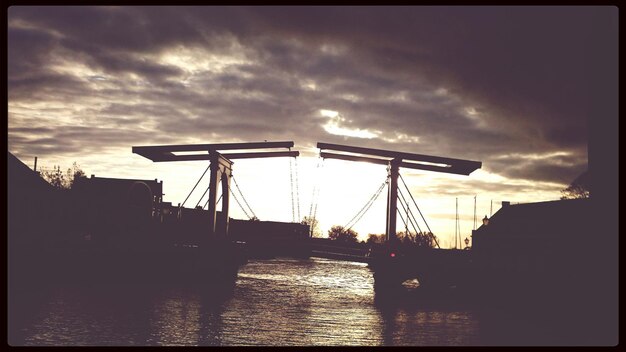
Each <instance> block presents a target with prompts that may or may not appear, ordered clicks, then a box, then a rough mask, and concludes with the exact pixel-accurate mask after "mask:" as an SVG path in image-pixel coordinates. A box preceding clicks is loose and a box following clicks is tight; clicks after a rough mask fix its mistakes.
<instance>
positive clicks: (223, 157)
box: [132, 141, 481, 284]
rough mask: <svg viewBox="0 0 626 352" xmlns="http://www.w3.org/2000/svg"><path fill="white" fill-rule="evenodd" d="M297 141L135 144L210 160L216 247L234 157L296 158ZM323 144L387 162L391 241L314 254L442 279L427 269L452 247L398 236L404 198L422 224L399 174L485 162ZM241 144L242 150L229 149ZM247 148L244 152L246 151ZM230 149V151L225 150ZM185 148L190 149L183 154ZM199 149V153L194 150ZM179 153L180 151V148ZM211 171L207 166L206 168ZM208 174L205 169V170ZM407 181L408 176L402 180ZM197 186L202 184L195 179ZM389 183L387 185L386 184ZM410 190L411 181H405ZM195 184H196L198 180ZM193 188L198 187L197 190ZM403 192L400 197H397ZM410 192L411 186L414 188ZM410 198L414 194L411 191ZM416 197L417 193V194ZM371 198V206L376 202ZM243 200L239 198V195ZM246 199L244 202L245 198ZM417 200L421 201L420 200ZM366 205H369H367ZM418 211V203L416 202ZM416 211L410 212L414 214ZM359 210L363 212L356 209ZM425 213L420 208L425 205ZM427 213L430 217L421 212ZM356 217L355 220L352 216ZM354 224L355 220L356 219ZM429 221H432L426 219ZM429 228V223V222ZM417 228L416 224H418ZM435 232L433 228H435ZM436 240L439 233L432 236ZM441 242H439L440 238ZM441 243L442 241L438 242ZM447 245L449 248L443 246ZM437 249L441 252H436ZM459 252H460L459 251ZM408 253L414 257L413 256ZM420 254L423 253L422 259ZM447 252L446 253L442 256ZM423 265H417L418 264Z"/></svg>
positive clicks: (224, 223)
mask: <svg viewBox="0 0 626 352" xmlns="http://www.w3.org/2000/svg"><path fill="white" fill-rule="evenodd" d="M293 146H294V142H293V141H285V142H253V143H221V144H191V145H160V146H134V147H133V148H132V151H133V153H136V154H139V155H141V156H143V157H146V158H148V159H150V160H152V161H153V162H175V161H191V160H197V161H206V160H208V161H209V163H210V164H209V167H208V169H210V181H209V188H208V193H209V197H208V200H207V205H208V216H209V222H208V229H207V236H206V237H205V238H204V239H203V241H202V243H201V244H200V247H215V246H220V245H223V244H222V243H224V242H228V237H229V236H228V233H229V217H228V212H229V204H230V193H231V192H230V190H231V187H230V183H231V178H232V165H233V162H232V161H231V160H232V159H244V158H269V157H293V158H296V157H297V156H298V155H299V152H297V151H292V150H291V148H292V147H293ZM317 147H318V148H319V149H320V157H321V158H322V159H339V160H347V161H354V162H366V163H373V164H378V165H385V166H386V167H387V170H388V175H387V180H386V184H387V185H388V189H387V212H386V226H385V240H386V244H387V246H383V247H384V248H383V249H377V250H375V251H370V252H369V253H367V255H365V254H366V253H363V251H362V250H358V249H356V250H355V249H348V248H346V247H340V246H329V245H328V244H321V243H319V242H315V241H311V242H310V250H311V255H313V256H315V255H318V256H325V257H334V258H337V259H343V260H354V261H362V262H367V263H369V264H370V267H372V269H373V270H374V272H375V280H376V281H377V282H379V283H385V284H396V283H398V282H399V281H400V282H401V281H402V280H405V279H406V278H409V277H411V276H415V275H417V274H419V275H420V276H421V277H428V279H427V280H425V282H437V281H440V280H434V279H432V276H433V275H428V273H429V272H431V271H432V270H431V269H432V268H435V267H440V268H443V267H448V266H449V265H447V264H445V263H449V262H455V263H456V262H457V261H458V260H452V259H450V258H453V257H454V256H453V255H452V254H451V253H453V252H446V254H445V255H443V254H442V253H444V252H443V251H441V250H440V251H437V252H433V251H429V252H427V251H418V252H415V251H413V252H407V251H404V252H403V251H402V249H401V248H400V246H399V243H398V241H399V239H398V237H397V236H396V223H397V216H398V214H400V217H402V214H401V213H399V208H398V203H399V202H400V204H401V207H402V209H403V210H404V211H405V214H406V215H407V216H406V219H404V218H402V221H403V222H404V223H405V225H406V226H407V227H408V225H409V224H411V226H413V228H414V229H415V227H417V226H418V225H417V221H416V220H417V219H416V218H415V216H414V214H413V213H412V212H411V211H410V207H409V203H408V201H407V199H406V198H405V197H404V196H403V195H402V193H400V192H399V184H398V180H399V178H401V176H400V167H402V168H410V169H418V170H425V171H431V172H441V173H452V174H459V175H469V174H470V173H471V172H473V171H475V170H476V169H478V168H480V167H481V163H480V162H478V161H471V160H462V159H454V158H447V157H439V156H432V155H423V154H415V153H407V152H398V151H391V150H383V149H372V148H363V147H356V146H348V145H339V144H330V143H322V142H320V143H318V144H317ZM272 148H286V149H288V151H270V152H268V151H263V152H258V151H247V150H258V149H272ZM232 150H238V152H228V151H232ZM241 150H244V152H241ZM224 151H226V152H224ZM181 152H184V153H185V154H181ZM194 152H195V154H193V153H194ZM176 153H178V154H176ZM205 172H206V171H205ZM203 175H204V174H203ZM402 182H403V183H404V180H402ZM220 185H221V191H222V192H221V193H222V198H221V202H222V207H221V212H218V211H217V203H218V201H219V199H217V193H218V187H219V186H220ZM196 186H197V184H196ZM383 186H384V185H383ZM383 186H381V188H380V189H379V191H378V192H377V193H378V194H377V195H376V197H378V195H379V194H380V192H381V191H382V188H383ZM404 186H405V187H406V190H407V191H408V186H406V183H405V184H404ZM194 188H195V186H194ZM192 191H193V190H192ZM399 195H400V197H398V196H399ZM409 195H410V191H409ZM411 199H413V197H412V195H411ZM413 201H414V199H413ZM371 202H372V201H370V204H369V205H370V206H371ZM238 203H239V201H238ZM240 205H241V204H240ZM415 205H416V204H415ZM363 209H365V210H363ZM363 209H362V211H361V212H360V213H361V214H360V216H361V217H362V216H363V215H364V214H365V212H366V211H367V209H369V207H368V208H365V207H364V208H363ZM417 209H418V211H419V208H417ZM409 214H411V217H409ZM357 215H359V214H357ZM420 215H422V214H421V211H420ZM422 219H423V220H424V222H425V219H424V217H423V215H422ZM351 222H352V220H351ZM353 225H354V223H353ZM426 226H427V227H428V224H427V223H426ZM428 229H429V230H430V227H428ZM416 231H417V230H416ZM430 233H431V234H432V231H431V232H430ZM433 238H434V239H435V241H436V238H435V237H433ZM435 243H436V242H435ZM436 244H437V246H439V244H438V243H436ZM444 251H445V250H444ZM434 253H438V254H434ZM454 253H456V252H454ZM409 258H411V259H410V260H409ZM417 258H419V259H417ZM443 258H445V259H443ZM415 267H418V269H417V271H416V270H415V269H413V268H415Z"/></svg>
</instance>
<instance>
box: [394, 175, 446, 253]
mask: <svg viewBox="0 0 626 352" xmlns="http://www.w3.org/2000/svg"><path fill="white" fill-rule="evenodd" d="M398 175H399V176H400V180H402V184H404V188H406V190H407V192H408V193H409V196H411V200H412V201H413V204H414V205H415V208H417V211H418V212H419V213H420V216H421V217H422V220H424V224H426V228H428V232H429V233H430V234H431V235H432V237H433V240H434V241H435V244H436V245H437V248H441V247H439V241H437V237H435V235H434V234H433V231H432V230H431V229H430V226H428V222H426V219H425V218H424V215H423V214H422V211H421V210H420V208H419V207H418V206H417V203H416V202H415V198H413V194H411V190H410V189H409V187H408V186H407V185H406V182H404V178H403V177H402V174H400V173H398Z"/></svg>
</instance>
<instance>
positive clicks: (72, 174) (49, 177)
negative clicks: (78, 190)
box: [40, 162, 86, 189]
mask: <svg viewBox="0 0 626 352" xmlns="http://www.w3.org/2000/svg"><path fill="white" fill-rule="evenodd" d="M40 175H41V177H42V178H43V179H44V180H46V181H47V182H48V183H49V184H51V185H52V186H53V187H55V188H57V189H70V188H72V186H73V185H74V181H76V180H77V179H79V178H84V177H86V176H85V172H83V170H81V169H80V167H79V166H78V165H77V164H76V162H74V163H73V164H72V168H69V169H67V172H66V173H65V174H64V173H63V171H61V166H59V165H55V166H54V167H53V168H52V171H49V170H46V169H45V168H42V171H41V173H40Z"/></svg>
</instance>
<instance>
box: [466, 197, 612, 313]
mask: <svg viewBox="0 0 626 352" xmlns="http://www.w3.org/2000/svg"><path fill="white" fill-rule="evenodd" d="M592 204H593V203H592V200H591V199H571V200H558V201H549V202H539V203H527V204H515V205H508V204H504V206H503V207H502V208H501V209H500V210H499V211H498V212H497V213H495V214H494V215H493V216H492V217H491V219H489V221H488V224H486V225H482V226H480V227H479V228H478V229H477V230H475V231H473V234H472V237H473V239H472V254H473V260H474V264H475V266H474V270H475V275H476V278H477V279H476V281H477V282H478V283H479V285H480V287H484V288H486V289H485V290H483V292H486V293H487V294H490V295H492V297H496V296H501V297H499V298H503V299H507V297H510V299H513V298H512V297H517V298H516V299H518V298H521V299H529V300H531V301H532V300H533V299H534V300H535V301H543V302H552V303H551V304H556V303H555V302H565V301H567V300H574V297H579V294H580V293H581V292H583V291H585V292H586V290H591V291H592V290H594V289H592V288H591V287H590V286H592V285H591V284H590V282H592V281H593V280H594V277H595V276H597V275H601V274H602V273H601V272H600V271H601V270H602V269H600V266H598V263H599V260H598V259H599V258H598V257H599V256H601V253H602V251H603V250H604V249H603V248H602V246H603V243H602V240H601V238H602V237H603V234H600V233H596V232H594V224H593V221H592V216H591V212H592ZM530 297H534V298H533V299H530ZM579 298H580V297H579ZM571 304H572V305H574V304H575V303H571Z"/></svg>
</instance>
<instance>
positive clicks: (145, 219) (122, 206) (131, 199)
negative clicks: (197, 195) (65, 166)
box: [71, 175, 163, 244]
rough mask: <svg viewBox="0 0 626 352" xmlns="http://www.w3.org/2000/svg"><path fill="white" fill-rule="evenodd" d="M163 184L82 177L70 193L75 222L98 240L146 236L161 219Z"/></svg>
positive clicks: (79, 229) (80, 230)
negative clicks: (159, 218)
mask: <svg viewBox="0 0 626 352" xmlns="http://www.w3.org/2000/svg"><path fill="white" fill-rule="evenodd" d="M162 197H163V181H160V182H159V181H157V180H138V179H117V178H105V177H95V176H94V175H92V176H91V177H90V178H81V179H78V180H76V181H75V182H74V185H73V187H72V190H71V199H72V208H73V210H72V211H73V214H74V219H73V221H72V222H73V223H74V225H75V226H76V228H77V229H78V231H79V232H80V233H81V234H83V235H87V236H89V238H93V239H94V240H97V241H120V242H121V243H122V244H123V243H125V242H127V241H128V240H132V238H131V237H133V236H135V237H136V236H139V235H141V234H146V233H148V232H150V231H152V230H153V229H154V227H153V226H152V225H153V223H154V222H156V219H158V217H159V214H158V212H159V209H160V203H161V201H162Z"/></svg>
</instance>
